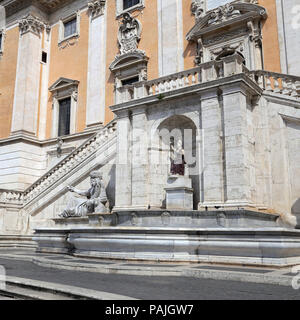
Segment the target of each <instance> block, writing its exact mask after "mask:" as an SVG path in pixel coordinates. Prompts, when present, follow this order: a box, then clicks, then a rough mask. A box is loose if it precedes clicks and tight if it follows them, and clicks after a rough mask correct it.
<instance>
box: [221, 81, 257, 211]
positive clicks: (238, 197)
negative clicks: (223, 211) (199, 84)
mask: <svg viewBox="0 0 300 320" xmlns="http://www.w3.org/2000/svg"><path fill="white" fill-rule="evenodd" d="M221 90H222V97H223V113H224V155H225V168H226V172H225V175H224V176H225V185H226V190H225V201H226V205H228V206H229V205H230V206H233V207H234V206H237V207H239V206H248V205H251V183H250V167H251V165H253V164H251V163H250V162H251V159H250V154H249V141H248V124H247V106H248V102H249V101H250V99H249V96H248V95H249V93H248V92H247V90H246V87H245V86H244V85H242V84H232V85H224V86H222V87H221Z"/></svg>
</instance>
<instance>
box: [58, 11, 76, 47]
mask: <svg viewBox="0 0 300 320" xmlns="http://www.w3.org/2000/svg"><path fill="white" fill-rule="evenodd" d="M80 20H81V19H80V11H78V12H77V13H74V14H72V15H69V16H67V17H65V18H63V19H61V20H60V21H59V35H58V44H59V45H61V44H62V42H65V41H67V43H68V44H70V41H73V40H74V39H75V38H76V39H75V40H74V41H77V39H78V38H79V35H80ZM72 44H74V43H72ZM65 47H68V46H65ZM65 47H64V48H65Z"/></svg>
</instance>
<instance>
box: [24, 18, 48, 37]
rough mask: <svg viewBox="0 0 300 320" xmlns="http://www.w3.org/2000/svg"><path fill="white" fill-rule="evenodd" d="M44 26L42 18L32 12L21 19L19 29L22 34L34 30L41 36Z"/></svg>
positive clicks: (33, 31)
mask: <svg viewBox="0 0 300 320" xmlns="http://www.w3.org/2000/svg"><path fill="white" fill-rule="evenodd" d="M44 28H45V24H44V23H43V22H42V21H41V20H40V19H38V18H37V17H35V16H33V15H31V14H29V15H27V16H26V17H24V18H23V19H22V20H20V21H19V29H20V34H21V36H22V35H24V34H26V33H28V32H32V33H34V34H35V35H37V36H40V35H41V32H42V31H43V30H44Z"/></svg>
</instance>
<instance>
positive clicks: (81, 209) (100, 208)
mask: <svg viewBox="0 0 300 320" xmlns="http://www.w3.org/2000/svg"><path fill="white" fill-rule="evenodd" d="M90 178H91V188H90V189H89V190H87V191H81V190H78V189H75V188H74V187H72V186H68V190H69V191H71V192H74V193H77V194H78V195H80V196H84V197H86V198H87V200H86V199H82V198H76V197H72V199H71V201H70V203H69V205H68V207H67V209H65V210H64V211H63V212H62V213H61V214H60V215H59V216H60V217H61V218H70V217H83V216H86V215H87V214H91V213H107V211H108V210H107V207H106V204H107V203H108V201H107V195H106V191H105V186H104V183H103V180H102V174H101V173H100V172H98V171H92V172H91V173H90Z"/></svg>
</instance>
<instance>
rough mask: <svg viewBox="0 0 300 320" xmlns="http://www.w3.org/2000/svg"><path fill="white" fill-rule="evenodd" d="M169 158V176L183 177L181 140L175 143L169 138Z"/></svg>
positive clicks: (183, 165)
mask: <svg viewBox="0 0 300 320" xmlns="http://www.w3.org/2000/svg"><path fill="white" fill-rule="evenodd" d="M170 151H171V154H170V158H171V170H170V171H171V172H170V174H171V175H180V176H184V175H185V164H186V162H185V159H184V148H183V143H182V140H181V139H177V140H176V143H175V140H174V138H173V137H171V143H170Z"/></svg>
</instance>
